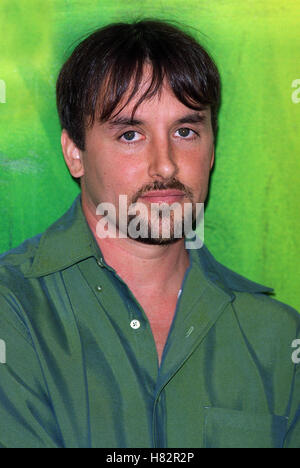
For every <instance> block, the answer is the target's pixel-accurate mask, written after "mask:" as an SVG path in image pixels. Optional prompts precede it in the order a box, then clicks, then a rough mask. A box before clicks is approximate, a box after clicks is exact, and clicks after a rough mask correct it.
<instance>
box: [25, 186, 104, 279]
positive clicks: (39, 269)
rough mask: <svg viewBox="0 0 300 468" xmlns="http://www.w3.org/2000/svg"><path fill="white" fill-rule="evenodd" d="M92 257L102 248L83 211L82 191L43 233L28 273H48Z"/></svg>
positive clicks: (39, 275)
mask: <svg viewBox="0 0 300 468" xmlns="http://www.w3.org/2000/svg"><path fill="white" fill-rule="evenodd" d="M92 256H95V257H96V258H99V257H100V255H99V249H97V243H96V242H95V240H94V237H93V234H92V232H91V230H90V228H89V226H88V223H87V221H86V219H85V216H84V214H83V211H82V207H81V195H80V194H79V195H78V196H77V198H76V199H75V201H74V203H73V204H72V206H71V208H70V209H69V210H68V211H67V212H66V213H65V214H64V215H63V216H62V217H61V218H60V219H58V220H57V221H56V222H55V223H54V224H52V225H51V226H50V227H49V228H48V229H47V230H46V231H45V232H44V234H42V236H41V239H40V242H39V245H38V248H37V251H36V253H35V255H34V258H33V262H32V264H31V267H30V268H29V270H28V271H27V273H26V275H25V276H26V277H27V278H29V277H32V278H34V277H36V278H37V277H41V276H46V275H49V274H51V273H55V272H57V271H61V270H64V269H65V268H68V267H69V266H71V265H74V264H75V263H78V262H80V261H81V260H84V259H86V258H89V257H92Z"/></svg>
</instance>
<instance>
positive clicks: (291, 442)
mask: <svg viewBox="0 0 300 468" xmlns="http://www.w3.org/2000/svg"><path fill="white" fill-rule="evenodd" d="M284 448H300V366H299V364H298V365H297V366H296V372H295V380H294V386H293V392H292V397H291V411H290V424H289V429H288V432H287V435H286V439H285V443H284Z"/></svg>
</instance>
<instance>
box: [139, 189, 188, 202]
mask: <svg viewBox="0 0 300 468" xmlns="http://www.w3.org/2000/svg"><path fill="white" fill-rule="evenodd" d="M184 197H185V193H184V192H182V191H181V190H174V189H173V190H153V191H152V192H147V193H145V195H143V196H142V197H141V199H142V200H143V201H144V202H149V203H175V202H181V201H182V200H183V199H184Z"/></svg>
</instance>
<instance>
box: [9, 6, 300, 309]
mask: <svg viewBox="0 0 300 468" xmlns="http://www.w3.org/2000/svg"><path fill="white" fill-rule="evenodd" d="M136 16H139V17H159V18H163V19H175V20H177V21H180V22H182V23H184V24H185V25H188V26H190V27H191V30H190V31H191V32H193V33H194V34H195V35H196V37H198V39H199V40H200V42H202V44H203V45H204V46H205V47H206V48H207V49H208V51H209V52H210V53H211V54H212V55H213V57H214V58H215V61H216V63H217V65H218V67H219V69H220V73H221V77H222V83H223V100H222V107H221V111H220V119H219V122H220V130H219V135H218V141H217V148H216V155H217V160H216V166H215V170H214V172H213V176H212V183H211V190H210V198H209V203H208V206H207V210H206V217H205V227H206V229H205V242H206V244H207V246H208V247H209V248H210V249H211V251H212V253H213V254H214V255H215V256H216V258H217V259H218V260H219V261H221V262H223V263H224V264H226V265H227V266H228V267H230V268H232V269H234V270H235V271H238V272H239V273H240V274H243V275H245V276H247V277H248V278H250V279H252V280H255V281H258V282H261V283H263V284H265V285H268V286H272V287H274V288H275V290H276V298H278V299H279V300H281V301H283V302H287V303H289V304H290V305H292V306H294V307H296V308H297V309H298V310H300V284H299V283H300V281H299V277H300V262H299V252H300V234H299V230H300V219H299V195H300V184H299V182H300V158H299V135H300V133H299V124H300V60H299V58H300V57H299V56H300V35H299V29H300V26H299V22H300V21H299V16H300V4H299V1H296V0H289V1H288V2H287V1H285V0H281V1H280V0H265V1H259V0H248V1H240V0H186V1H185V2H182V1H179V0H165V1H163V0H161V1H159V0H144V1H143V2H141V1H140V0H88V1H86V0H1V2H0V34H1V37H0V45H1V46H0V47H1V48H0V50H1V53H0V80H1V81H0V132H1V133H0V215H1V231H0V251H2V252H3V251H6V250H8V249H10V248H12V247H14V246H16V245H18V244H19V243H21V242H22V241H23V240H25V239H26V238H28V237H32V236H34V235H35V234H37V233H39V232H41V231H43V230H44V229H45V228H46V227H47V226H48V225H49V224H51V223H52V222H53V221H54V220H55V219H57V218H58V217H59V216H60V215H61V214H62V213H63V212H64V211H65V210H66V209H67V208H68V207H69V206H70V204H71V203H72V201H73V199H74V197H75V196H76V194H77V193H78V187H77V186H76V184H75V183H74V182H73V181H72V179H71V178H70V177H69V175H68V172H67V169H66V167H65V164H64V161H63V157H62V153H61V149H60V128H59V124H58V118H57V115H56V108H55V81H56V76H57V73H58V70H59V68H60V66H61V64H62V62H63V60H64V59H65V58H66V57H67V55H68V54H69V52H70V50H71V49H70V46H71V45H72V44H73V43H74V41H76V40H77V39H78V38H80V37H81V36H82V35H83V34H85V33H86V32H87V31H90V30H93V29H95V28H96V27H98V26H101V25H104V24H107V23H108V22H112V21H119V20H127V19H128V18H129V19H130V18H135V17H136Z"/></svg>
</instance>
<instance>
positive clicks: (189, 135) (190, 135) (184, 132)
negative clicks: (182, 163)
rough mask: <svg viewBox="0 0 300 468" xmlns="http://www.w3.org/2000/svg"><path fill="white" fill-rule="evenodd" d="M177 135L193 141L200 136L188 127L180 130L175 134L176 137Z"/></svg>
mask: <svg viewBox="0 0 300 468" xmlns="http://www.w3.org/2000/svg"><path fill="white" fill-rule="evenodd" d="M176 133H178V134H179V136H180V137H181V138H184V139H186V140H193V139H194V138H197V136H198V134H197V133H196V132H195V131H194V130H192V129H191V128H187V127H183V128H179V129H178V130H177V131H176V132H175V135H176Z"/></svg>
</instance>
